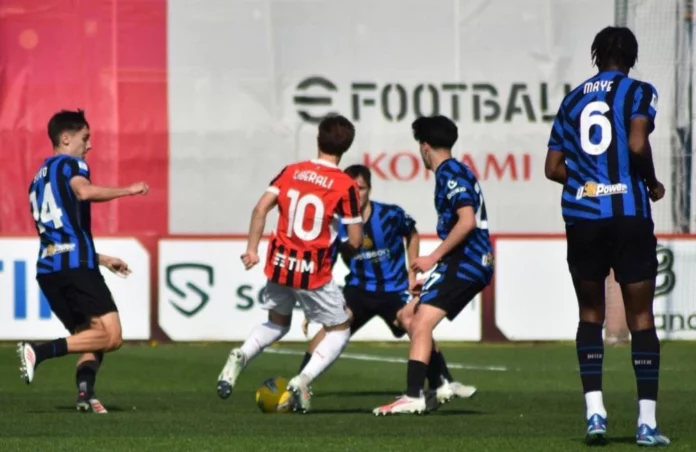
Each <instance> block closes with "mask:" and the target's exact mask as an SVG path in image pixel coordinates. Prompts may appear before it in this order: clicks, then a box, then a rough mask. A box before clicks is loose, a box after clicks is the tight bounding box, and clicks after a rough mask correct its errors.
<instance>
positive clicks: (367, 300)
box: [343, 286, 408, 337]
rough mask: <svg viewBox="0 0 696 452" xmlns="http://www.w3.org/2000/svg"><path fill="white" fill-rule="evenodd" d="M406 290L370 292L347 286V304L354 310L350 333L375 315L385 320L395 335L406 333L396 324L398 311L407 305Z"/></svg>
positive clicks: (345, 295)
mask: <svg viewBox="0 0 696 452" xmlns="http://www.w3.org/2000/svg"><path fill="white" fill-rule="evenodd" d="M405 293H406V292H405V291H404V292H369V291H367V290H363V289H359V288H357V287H354V286H346V287H345V288H344V289H343V296H344V297H345V299H346V304H347V305H348V307H349V308H350V310H351V311H352V312H353V321H352V322H351V325H350V334H351V335H353V334H355V332H356V331H358V330H359V329H360V328H362V327H363V326H364V325H365V324H366V323H367V322H369V321H370V320H372V318H373V317H374V316H379V317H381V318H382V320H384V323H386V324H387V326H388V327H389V329H390V330H391V332H392V334H393V335H394V337H402V336H403V335H404V334H406V331H404V330H403V329H402V328H400V327H398V326H396V325H395V324H394V323H395V322H396V313H397V312H399V310H400V309H401V308H403V307H404V306H406V303H407V301H408V297H407V296H406V295H405Z"/></svg>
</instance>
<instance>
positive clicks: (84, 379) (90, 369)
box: [75, 361, 99, 396]
mask: <svg viewBox="0 0 696 452" xmlns="http://www.w3.org/2000/svg"><path fill="white" fill-rule="evenodd" d="M98 368H99V363H98V362H97V361H84V362H82V363H80V365H79V366H77V370H76V371H75V383H76V384H77V390H78V391H80V392H84V393H86V394H87V395H89V396H91V395H93V394H94V383H95V382H96V380H97V369H98Z"/></svg>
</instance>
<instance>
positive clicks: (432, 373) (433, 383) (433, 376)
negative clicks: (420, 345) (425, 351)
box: [425, 348, 442, 390]
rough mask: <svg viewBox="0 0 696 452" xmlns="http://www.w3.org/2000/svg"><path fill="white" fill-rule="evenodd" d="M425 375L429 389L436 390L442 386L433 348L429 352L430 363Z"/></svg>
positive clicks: (437, 361) (438, 362)
mask: <svg viewBox="0 0 696 452" xmlns="http://www.w3.org/2000/svg"><path fill="white" fill-rule="evenodd" d="M425 375H426V377H427V378H428V388H429V389H433V390H434V389H437V388H439V387H440V385H441V384H442V379H441V375H442V374H441V372H440V361H439V360H438V359H437V356H436V352H435V348H433V351H432V352H430V362H429V363H428V370H427V371H426V374H425Z"/></svg>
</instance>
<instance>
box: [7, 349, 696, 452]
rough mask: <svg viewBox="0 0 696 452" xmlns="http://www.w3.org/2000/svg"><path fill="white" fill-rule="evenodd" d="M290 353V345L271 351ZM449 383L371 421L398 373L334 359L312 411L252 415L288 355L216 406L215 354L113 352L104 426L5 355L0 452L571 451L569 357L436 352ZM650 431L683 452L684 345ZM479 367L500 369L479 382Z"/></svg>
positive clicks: (613, 407) (538, 352)
mask: <svg viewBox="0 0 696 452" xmlns="http://www.w3.org/2000/svg"><path fill="white" fill-rule="evenodd" d="M282 348H283V349H286V350H288V349H292V350H296V351H300V350H301V349H302V346H301V345H283V346H282ZM443 350H444V351H445V353H446V357H447V359H448V360H449V361H450V362H451V363H459V364H463V365H466V366H469V367H470V368H468V369H455V370H454V371H453V373H454V375H455V377H456V378H457V379H459V380H461V381H463V382H466V383H469V384H474V385H476V386H477V387H478V388H479V393H478V394H476V395H475V396H474V398H472V399H470V400H456V401H454V402H452V403H450V404H448V405H446V406H444V407H442V408H441V409H440V410H438V411H437V412H434V413H431V414H429V415H425V416H398V417H388V418H375V417H374V416H372V414H371V410H372V409H373V408H374V407H376V406H377V405H381V404H384V403H386V402H388V401H390V400H392V399H393V398H394V396H395V395H397V394H398V393H399V391H401V390H403V388H404V386H405V365H404V364H403V363H393V362H379V361H360V360H353V359H341V360H339V361H338V362H337V363H336V364H335V365H334V366H333V367H332V368H331V369H330V370H329V371H328V372H327V373H326V374H324V375H323V376H322V377H321V378H320V379H319V380H318V381H317V382H316V383H315V384H314V392H315V397H314V398H313V400H312V403H313V405H312V408H313V410H312V412H311V413H309V414H306V415H297V414H285V415H265V414H262V413H261V412H260V411H259V410H258V409H257V407H256V405H255V404H254V390H255V389H256V387H257V386H258V385H259V384H260V383H261V382H262V381H263V380H264V379H266V378H268V377H271V376H285V377H288V378H289V377H292V376H293V375H294V373H295V371H296V370H297V367H298V365H299V361H300V356H290V355H278V354H269V353H266V354H264V355H262V356H260V357H259V358H258V359H257V360H255V361H254V362H253V363H251V365H250V366H249V367H248V368H247V370H246V372H245V373H244V374H243V375H242V376H241V377H240V380H239V384H238V386H237V388H236V390H235V392H234V393H233V394H232V396H231V397H230V398H229V399H227V400H220V399H218V397H217V395H216V392H215V383H216V379H217V375H218V372H219V371H220V368H221V366H222V365H223V363H224V360H225V358H226V355H227V352H228V351H229V345H227V344H225V345H221V344H215V345H209V344H195V345H193V344H191V345H189V344H183V345H182V344H178V345H160V346H157V347H151V346H146V345H126V346H124V347H123V348H122V349H121V350H120V351H118V352H117V353H114V354H110V355H108V356H107V359H106V360H105V366H104V368H103V373H102V374H101V375H100V376H99V379H98V382H97V391H98V394H99V397H100V399H101V401H102V402H103V403H104V405H105V406H106V407H107V409H109V410H110V413H109V414H108V415H105V416H97V415H93V414H80V413H77V412H76V411H75V406H74V401H75V389H74V385H75V383H74V372H73V366H74V359H73V358H72V357H66V358H61V359H57V360H53V361H49V362H47V363H44V364H43V365H42V366H41V367H40V368H39V369H38V372H37V375H36V379H35V380H34V383H33V384H32V385H31V386H27V385H25V384H24V383H23V382H22V381H21V380H20V379H19V372H18V371H17V368H18V362H17V358H16V356H15V349H14V346H13V345H11V344H7V345H2V346H0V364H1V365H0V451H2V452H10V451H42V452H43V451H71V452H74V451H102V450H103V451H138V452H147V451H166V452H176V451H187V452H189V451H196V452H203V451H210V452H217V451H320V452H324V451H372V450H376V451H410V450H414V451H416V450H417V451H430V450H433V451H494V452H498V451H525V452H535V451H554V452H563V451H575V450H586V449H587V446H585V445H584V443H583V442H582V437H583V428H584V420H583V416H584V404H583V399H582V394H581V391H580V379H579V376H578V374H577V370H576V369H577V363H576V358H575V349H574V347H573V345H572V344H552V345H524V344H516V345H479V344H467V345H459V344H444V346H443ZM662 350H663V354H662V372H661V380H660V402H659V405H658V420H659V422H660V426H661V428H662V429H663V431H664V433H665V434H667V435H668V436H669V437H670V438H671V439H672V442H673V443H672V446H670V448H669V450H672V451H686V450H696V407H695V403H696V397H694V396H695V395H696V344H694V343H676V342H671V343H663V348H662ZM346 352H347V353H351V354H369V355H378V356H384V357H400V358H403V357H406V356H407V349H406V346H405V344H399V345H380V344H360V343H354V344H351V345H350V346H349V347H348V349H347V351H346ZM487 366H494V367H496V368H497V367H498V366H501V367H504V368H506V370H501V369H497V370H490V369H487ZM604 367H605V374H604V390H605V403H606V405H607V409H608V411H609V416H610V417H609V419H610V424H609V428H610V430H609V434H610V439H611V440H612V441H611V443H610V444H609V445H607V446H605V448H604V449H605V450H608V451H612V452H613V451H622V450H635V449H636V448H637V446H636V445H635V442H634V435H635V422H636V411H637V408H636V400H635V394H636V391H635V380H634V377H633V370H632V368H631V363H630V348H628V347H617V348H611V347H609V348H607V350H606V356H605V359H604Z"/></svg>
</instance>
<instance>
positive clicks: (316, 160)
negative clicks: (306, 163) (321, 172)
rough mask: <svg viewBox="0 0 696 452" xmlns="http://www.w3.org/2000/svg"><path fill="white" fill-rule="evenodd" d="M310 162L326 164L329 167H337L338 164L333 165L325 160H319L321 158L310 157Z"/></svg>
mask: <svg viewBox="0 0 696 452" xmlns="http://www.w3.org/2000/svg"><path fill="white" fill-rule="evenodd" d="M310 162H312V163H316V164H317V165H324V166H328V167H329V168H338V166H336V165H334V164H333V163H331V162H327V161H326V160H321V159H312V160H310Z"/></svg>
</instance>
